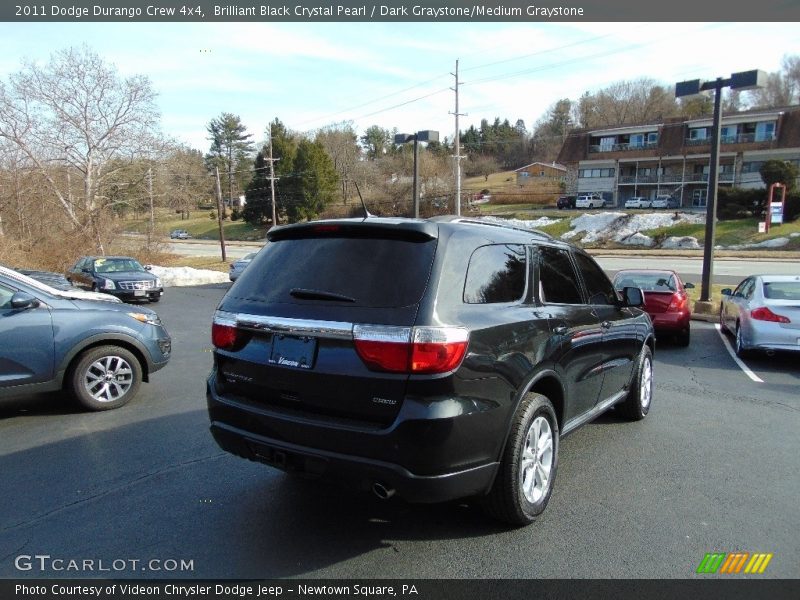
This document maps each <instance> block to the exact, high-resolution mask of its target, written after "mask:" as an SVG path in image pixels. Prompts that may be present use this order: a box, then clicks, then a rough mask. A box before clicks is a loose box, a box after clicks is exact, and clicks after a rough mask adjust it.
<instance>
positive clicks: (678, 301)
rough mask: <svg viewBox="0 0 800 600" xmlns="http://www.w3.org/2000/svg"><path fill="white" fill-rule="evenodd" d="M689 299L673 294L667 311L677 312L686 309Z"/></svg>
mask: <svg viewBox="0 0 800 600" xmlns="http://www.w3.org/2000/svg"><path fill="white" fill-rule="evenodd" d="M688 299H689V297H688V296H686V295H685V294H675V295H673V297H672V302H670V303H669V307H668V308H667V311H678V310H683V309H684V308H686V304H687V301H688Z"/></svg>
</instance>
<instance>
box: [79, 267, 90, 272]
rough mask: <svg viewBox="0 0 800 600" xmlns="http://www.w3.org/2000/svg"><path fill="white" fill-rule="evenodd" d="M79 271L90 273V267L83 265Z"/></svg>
mask: <svg viewBox="0 0 800 600" xmlns="http://www.w3.org/2000/svg"><path fill="white" fill-rule="evenodd" d="M81 272H83V273H91V272H92V270H91V269H87V268H86V267H84V268H82V269H81Z"/></svg>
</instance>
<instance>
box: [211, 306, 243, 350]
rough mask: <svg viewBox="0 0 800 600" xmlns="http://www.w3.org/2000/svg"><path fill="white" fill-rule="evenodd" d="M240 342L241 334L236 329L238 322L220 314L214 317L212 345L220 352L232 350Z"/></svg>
mask: <svg viewBox="0 0 800 600" xmlns="http://www.w3.org/2000/svg"><path fill="white" fill-rule="evenodd" d="M239 341H240V333H239V330H238V329H237V328H236V320H235V319H232V318H226V317H224V316H221V315H220V314H216V315H214V321H213V322H212V323H211V343H212V344H214V347H215V348H219V349H220V350H232V349H233V348H235V347H236V345H237V343H239Z"/></svg>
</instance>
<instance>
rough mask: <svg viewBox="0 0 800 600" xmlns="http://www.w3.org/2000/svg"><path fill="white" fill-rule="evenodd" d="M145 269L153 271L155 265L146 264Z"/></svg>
mask: <svg viewBox="0 0 800 600" xmlns="http://www.w3.org/2000/svg"><path fill="white" fill-rule="evenodd" d="M144 270H145V271H152V270H153V265H145V266H144Z"/></svg>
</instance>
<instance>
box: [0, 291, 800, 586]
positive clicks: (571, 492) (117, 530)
mask: <svg viewBox="0 0 800 600" xmlns="http://www.w3.org/2000/svg"><path fill="white" fill-rule="evenodd" d="M227 287H228V285H227V284H221V285H216V286H199V287H191V288H170V289H168V290H167V292H166V294H165V296H164V298H163V300H162V301H161V303H160V304H158V305H153V306H152V308H155V309H157V311H158V312H159V314H160V315H161V317H162V319H163V320H164V322H165V324H166V326H167V328H168V329H169V331H170V333H171V334H172V336H173V341H174V344H173V348H174V352H173V358H172V360H171V362H170V364H169V365H168V366H167V367H166V368H165V369H164V370H163V371H160V372H158V373H156V374H154V375H153V377H152V381H151V383H149V384H145V385H143V386H142V389H141V391H140V394H139V396H138V397H137V398H135V399H134V400H133V401H132V402H131V403H130V404H129V405H127V406H125V407H123V408H122V409H119V410H115V411H110V412H107V413H93V414H89V413H83V412H79V411H77V410H76V409H74V408H73V406H72V404H70V403H68V401H67V398H66V397H65V396H63V395H62V394H53V395H47V396H40V397H35V398H26V399H24V400H18V401H13V402H9V401H4V403H3V404H2V405H0V473H2V475H0V479H1V480H2V485H1V486H0V489H2V494H3V501H2V504H3V506H4V508H3V510H2V511H0V577H27V576H31V577H65V576H66V577H91V576H94V577H126V578H127V577H150V578H155V577H157V578H161V577H185V578H198V579H199V578H271V577H294V576H297V577H332V578H339V577H346V578H359V577H364V578H372V577H399V578H425V577H431V578H440V577H452V578H487V577H498V578H536V577H567V578H571V577H603V578H659V577H665V578H693V577H700V576H698V575H695V569H696V568H697V566H698V564H699V563H700V561H701V560H702V558H703V556H704V554H705V553H707V552H732V551H746V552H770V553H773V554H774V557H773V559H772V561H771V562H770V564H769V567H768V569H767V571H766V572H765V573H764V574H763V575H760V576H758V577H770V578H779V577H780V578H796V577H798V576H800V558H799V557H800V538H798V536H797V532H798V531H800V511H798V509H797V506H798V500H797V499H798V498H799V497H800V475H798V469H797V464H798V458H797V457H798V455H800V452H798V450H800V443H799V442H798V434H797V432H798V431H800V394H798V393H797V390H798V389H800V385H799V384H800V363H798V361H797V356H796V355H795V356H791V355H779V356H776V357H772V358H766V357H763V358H755V359H751V360H748V361H747V365H748V367H749V368H750V369H751V370H752V371H753V372H754V373H756V374H757V375H758V376H759V379H761V380H762V381H761V382H757V381H753V380H752V379H751V378H749V377H748V376H747V375H746V374H745V373H744V372H743V371H742V370H741V369H740V367H739V366H738V365H737V364H736V363H735V362H734V360H733V359H732V358H731V356H730V355H729V354H728V352H727V350H726V349H725V346H724V343H723V340H722V338H721V336H720V334H719V333H718V331H717V330H716V328H715V327H714V325H713V324H710V323H699V322H695V323H693V328H694V331H693V336H692V343H691V345H690V347H689V348H685V349H684V348H679V347H676V346H671V345H670V344H668V343H661V342H659V344H658V345H657V350H656V358H655V377H656V389H655V395H654V401H653V402H654V404H653V408H652V410H651V413H650V415H649V416H648V418H647V419H645V420H644V421H642V422H639V423H628V422H625V421H622V420H620V419H617V418H616V417H615V416H614V415H613V411H612V412H611V413H609V414H607V415H604V416H602V417H600V418H599V419H598V420H596V421H595V422H594V423H592V424H591V425H588V426H586V427H584V428H582V429H580V430H579V431H577V432H576V433H575V434H573V435H572V436H570V437H568V438H566V439H565V440H564V442H563V444H562V446H561V455H560V464H559V471H558V478H557V481H556V486H555V491H554V494H553V497H552V499H551V501H550V504H549V506H548V508H547V511H546V512H545V515H544V516H543V518H541V519H540V520H539V521H537V522H536V523H534V524H533V525H532V526H530V527H527V528H524V529H516V530H514V529H511V530H509V529H506V528H503V527H499V526H497V525H496V524H495V523H493V522H491V521H488V520H487V519H486V518H485V517H484V516H483V514H482V513H481V512H480V511H479V510H477V509H476V508H474V507H472V506H470V505H469V504H464V503H450V504H444V505H436V506H414V505H409V504H405V503H403V502H401V501H394V500H392V501H389V502H382V501H379V500H378V499H376V498H374V497H372V496H369V495H359V494H356V493H353V492H350V491H348V490H342V489H338V488H335V487H328V486H320V485H317V484H315V483H314V482H311V481H304V480H296V479H294V478H292V477H289V476H287V475H284V474H282V473H280V472H277V471H274V470H271V469H269V468H267V467H264V466H262V465H258V464H254V463H249V462H246V461H244V460H241V459H238V458H235V457H233V456H229V455H227V454H224V453H222V452H221V451H220V450H219V449H218V448H217V447H216V445H215V444H214V442H213V440H212V439H211V436H210V434H209V433H208V419H207V415H206V412H205V396H204V383H205V377H206V375H207V373H208V370H209V368H210V365H211V353H210V340H209V331H210V322H211V316H212V314H213V311H214V308H215V306H216V303H217V302H218V301H219V299H220V298H221V297H222V295H223V294H224V292H225V290H226V289H227ZM36 554H39V555H50V556H51V557H54V558H56V557H57V558H62V559H66V560H81V561H83V560H85V559H93V560H95V561H104V564H105V565H106V566H109V565H111V564H112V561H115V560H126V561H131V560H138V561H142V562H139V563H136V566H135V567H131V565H132V564H133V563H130V562H127V563H125V564H126V568H125V569H123V570H120V571H116V570H113V571H110V572H98V571H97V570H94V571H92V570H90V571H86V570H78V571H56V570H53V569H52V568H48V569H45V570H43V571H42V570H40V569H38V567H37V566H36V565H34V566H33V567H32V568H31V569H30V570H20V569H19V563H18V561H17V560H16V559H17V557H19V556H20V555H36ZM153 559H155V560H157V561H160V562H158V563H153V564H152V565H151V564H150V563H149V562H148V561H150V560H153ZM170 560H174V561H181V560H183V561H191V563H192V568H191V569H187V570H183V571H181V570H167V569H165V568H163V567H158V566H157V565H164V564H169V565H171V564H172V563H168V562H166V561H170ZM97 564H98V563H97V562H95V563H94V566H95V569H96V568H97ZM117 564H118V565H119V564H122V563H117ZM23 566H24V565H23ZM151 567H152V568H151ZM702 577H708V576H702Z"/></svg>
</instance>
